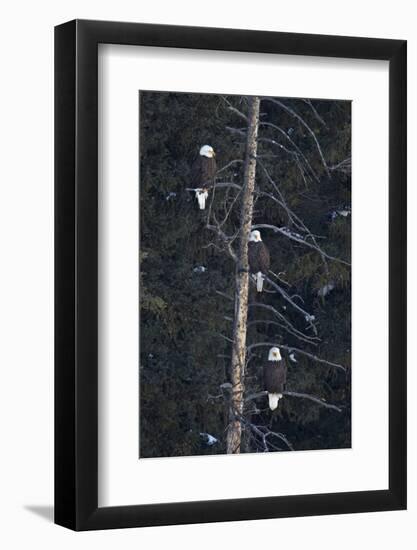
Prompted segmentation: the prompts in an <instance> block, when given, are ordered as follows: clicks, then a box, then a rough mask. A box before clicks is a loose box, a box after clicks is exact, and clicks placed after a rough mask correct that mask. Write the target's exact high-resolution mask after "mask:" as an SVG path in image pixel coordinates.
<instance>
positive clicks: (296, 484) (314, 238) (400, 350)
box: [55, 20, 406, 530]
mask: <svg viewBox="0 0 417 550" xmlns="http://www.w3.org/2000/svg"><path fill="white" fill-rule="evenodd" d="M55 158H56V165H55V190H56V202H55V205H56V211H55V219H56V226H55V235H56V239H55V243H56V248H55V254H56V330H55V334H56V339H55V350H56V355H55V357H56V360H55V380H56V385H55V410H56V414H55V440H56V444H55V464H56V468H55V521H56V523H58V524H60V525H63V526H65V527H69V528H71V529H75V530H88V529H106V528H122V527H140V526H152V525H169V524H178V523H198V522H213V521H232V520H245V519H261V518H278V517H288V516H306V515H323V514H338V513H351V512H369V511H381V510H401V509H404V508H405V507H406V42H405V41H402V40H385V39H384V40H382V39H373V38H353V37H337V36H319V35H305V34H287V33H275V32H259V31H246V30H236V29H211V28H193V27H173V26H160V25H148V24H139V23H116V22H104V21H101V22H100V21H79V20H77V21H71V22H68V23H65V24H63V25H60V26H58V27H56V30H55Z"/></svg>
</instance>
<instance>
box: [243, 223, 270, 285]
mask: <svg viewBox="0 0 417 550" xmlns="http://www.w3.org/2000/svg"><path fill="white" fill-rule="evenodd" d="M253 233H255V234H259V239H258V240H250V241H249V244H248V261H249V270H250V272H251V273H252V274H253V275H255V279H256V289H257V291H258V292H262V290H263V281H264V277H265V276H266V275H267V274H268V271H269V266H270V264H271V260H270V257H269V250H268V249H267V247H266V246H265V245H264V243H263V242H262V240H261V237H260V233H259V231H257V232H255V231H254V232H253ZM253 233H252V234H253Z"/></svg>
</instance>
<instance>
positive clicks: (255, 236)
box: [249, 229, 262, 243]
mask: <svg viewBox="0 0 417 550" xmlns="http://www.w3.org/2000/svg"><path fill="white" fill-rule="evenodd" d="M249 240H250V241H252V242H255V243H259V242H261V241H262V237H261V232H260V231H258V230H257V229H255V231H252V233H251V234H250V237H249Z"/></svg>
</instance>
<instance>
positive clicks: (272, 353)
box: [268, 348, 281, 361]
mask: <svg viewBox="0 0 417 550" xmlns="http://www.w3.org/2000/svg"><path fill="white" fill-rule="evenodd" d="M268 361H281V352H280V351H279V348H271V349H270V350H269V355H268Z"/></svg>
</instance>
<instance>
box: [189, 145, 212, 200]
mask: <svg viewBox="0 0 417 550" xmlns="http://www.w3.org/2000/svg"><path fill="white" fill-rule="evenodd" d="M215 156H216V154H215V152H214V149H213V147H212V146H211V145H203V146H202V147H201V149H200V153H199V155H198V157H197V158H196V159H195V161H194V163H193V165H192V167H191V184H192V186H193V187H194V188H195V189H194V191H195V196H196V197H197V200H198V205H199V207H200V210H204V209H205V207H206V199H207V197H208V189H209V188H210V187H212V186H213V185H214V177H215V175H216V171H217V164H216V159H215Z"/></svg>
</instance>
